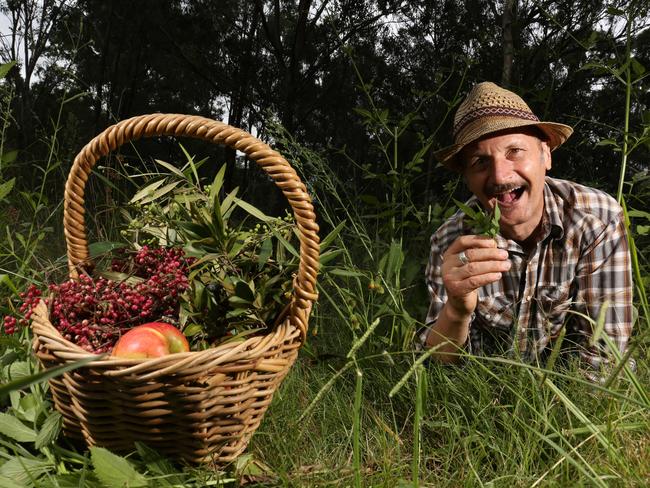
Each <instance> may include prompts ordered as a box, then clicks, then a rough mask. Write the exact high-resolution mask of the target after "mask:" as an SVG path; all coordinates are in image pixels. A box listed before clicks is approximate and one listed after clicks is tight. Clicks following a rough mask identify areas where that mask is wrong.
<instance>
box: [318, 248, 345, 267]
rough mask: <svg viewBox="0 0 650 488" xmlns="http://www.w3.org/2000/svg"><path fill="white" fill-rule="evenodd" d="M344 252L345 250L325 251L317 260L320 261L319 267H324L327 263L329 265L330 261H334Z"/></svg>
mask: <svg viewBox="0 0 650 488" xmlns="http://www.w3.org/2000/svg"><path fill="white" fill-rule="evenodd" d="M344 252H345V249H333V250H331V251H326V252H324V253H321V254H320V255H319V256H318V260H319V261H320V264H321V266H324V265H326V264H327V263H329V262H330V261H332V260H333V259H335V258H337V257H338V256H340V255H341V254H343V253H344Z"/></svg>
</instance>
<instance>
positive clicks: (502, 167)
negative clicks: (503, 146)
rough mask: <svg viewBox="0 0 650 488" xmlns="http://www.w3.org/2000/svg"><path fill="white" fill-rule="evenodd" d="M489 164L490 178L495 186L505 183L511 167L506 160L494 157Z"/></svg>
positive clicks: (501, 157)
mask: <svg viewBox="0 0 650 488" xmlns="http://www.w3.org/2000/svg"><path fill="white" fill-rule="evenodd" d="M491 163H492V164H490V173H491V174H490V177H491V179H492V182H493V183H494V184H496V185H500V184H504V183H507V182H508V180H509V177H510V174H511V171H512V166H511V163H510V161H509V160H508V158H506V157H503V156H500V155H499V156H496V157H495V158H494V159H492V162H491Z"/></svg>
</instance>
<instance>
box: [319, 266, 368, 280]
mask: <svg viewBox="0 0 650 488" xmlns="http://www.w3.org/2000/svg"><path fill="white" fill-rule="evenodd" d="M326 271H327V273H329V274H333V275H336V276H344V277H346V278H355V277H361V276H365V274H363V273H360V272H359V271H352V270H350V269H343V268H332V269H328V270H326Z"/></svg>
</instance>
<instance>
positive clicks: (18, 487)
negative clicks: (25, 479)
mask: <svg viewBox="0 0 650 488" xmlns="http://www.w3.org/2000/svg"><path fill="white" fill-rule="evenodd" d="M0 488H25V485H24V484H22V483H20V484H18V483H17V482H16V481H14V480H13V479H12V478H8V477H6V476H2V475H0Z"/></svg>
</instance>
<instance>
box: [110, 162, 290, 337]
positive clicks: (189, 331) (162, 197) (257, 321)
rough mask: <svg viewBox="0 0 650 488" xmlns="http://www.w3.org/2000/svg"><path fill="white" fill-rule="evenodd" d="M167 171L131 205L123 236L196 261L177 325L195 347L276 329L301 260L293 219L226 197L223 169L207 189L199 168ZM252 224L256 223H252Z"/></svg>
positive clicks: (230, 195) (195, 165)
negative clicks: (175, 250) (177, 251)
mask: <svg viewBox="0 0 650 488" xmlns="http://www.w3.org/2000/svg"><path fill="white" fill-rule="evenodd" d="M188 161H189V162H188V164H187V165H186V166H185V167H184V168H182V169H178V168H176V167H173V166H172V165H169V164H168V163H165V162H162V161H158V163H159V164H160V165H162V166H164V167H165V168H167V169H168V170H169V172H168V173H166V174H164V175H159V177H158V178H156V179H155V181H153V182H151V183H149V184H147V185H146V186H145V187H144V188H142V189H141V190H140V191H138V193H137V194H136V195H135V196H134V197H133V198H132V200H131V204H132V206H131V207H130V208H129V209H125V210H124V213H125V216H126V217H127V219H128V220H129V222H130V223H129V225H128V227H127V229H125V230H123V231H122V234H123V235H124V236H125V237H127V238H128V239H129V240H130V241H131V242H132V243H134V244H135V245H136V247H137V246H139V245H144V244H153V245H161V246H182V247H183V248H184V250H185V252H186V254H187V256H191V257H194V258H196V261H195V262H194V264H193V265H192V267H191V271H190V274H189V281H190V288H189V290H188V292H187V293H186V295H185V296H183V300H182V301H181V310H180V317H179V320H180V326H181V328H182V330H183V332H184V333H185V334H186V335H187V336H188V337H190V338H191V341H192V342H193V343H194V347H195V348H196V347H198V348H201V347H203V346H206V347H207V346H209V345H213V344H214V343H215V342H218V341H221V340H224V339H228V338H233V336H234V337H235V338H240V337H241V336H243V335H247V334H250V333H253V332H255V331H257V330H260V329H264V328H266V327H269V326H272V325H273V324H274V323H275V322H276V321H277V320H279V319H280V318H281V316H282V312H283V310H284V309H285V307H286V305H287V303H288V302H289V299H290V297H291V292H292V278H293V277H292V273H293V272H294V271H295V270H296V269H297V264H298V260H299V253H298V251H297V250H296V248H295V247H294V244H293V243H294V242H296V241H297V237H296V228H295V224H294V222H293V218H292V216H290V215H287V216H285V217H284V218H274V217H269V216H267V215H265V214H264V213H263V212H262V211H260V210H259V209H257V208H255V207H253V206H252V205H250V204H249V203H247V202H245V201H243V200H241V199H239V198H238V197H237V193H238V188H235V189H234V190H233V191H231V192H230V193H228V194H225V193H224V191H223V181H224V175H225V165H224V166H222V167H221V169H220V170H219V172H218V173H217V175H216V177H215V178H214V180H213V181H212V183H210V184H208V185H203V182H202V181H201V180H200V179H199V177H198V173H197V171H196V169H197V168H198V166H199V165H200V164H201V163H202V162H200V163H194V162H193V161H192V159H191V158H190V157H188ZM251 220H252V223H251Z"/></svg>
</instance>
